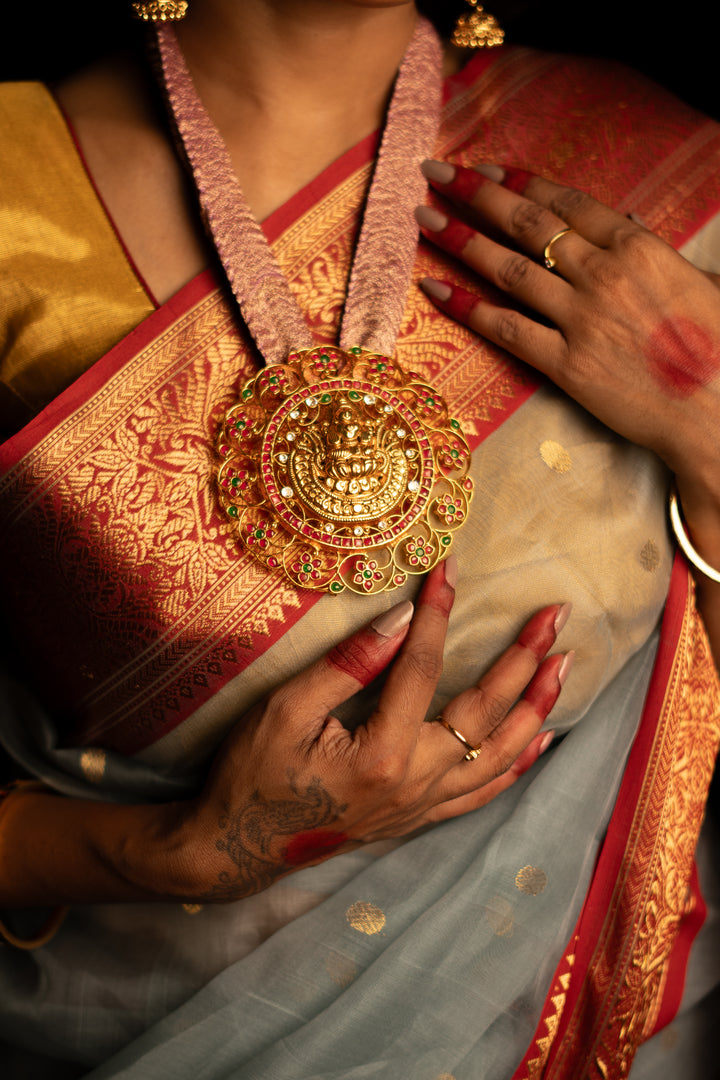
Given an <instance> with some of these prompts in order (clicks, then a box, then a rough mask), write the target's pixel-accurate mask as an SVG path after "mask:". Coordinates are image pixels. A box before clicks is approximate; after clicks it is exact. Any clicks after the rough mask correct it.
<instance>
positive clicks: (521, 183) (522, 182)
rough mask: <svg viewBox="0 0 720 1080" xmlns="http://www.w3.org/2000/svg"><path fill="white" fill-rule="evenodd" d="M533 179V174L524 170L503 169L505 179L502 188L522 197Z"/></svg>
mask: <svg viewBox="0 0 720 1080" xmlns="http://www.w3.org/2000/svg"><path fill="white" fill-rule="evenodd" d="M534 178H535V173H531V172H528V171H527V170H526V169H505V179H504V180H503V182H502V186H503V187H504V188H507V189H508V191H514V192H515V194H516V195H524V194H525V191H526V189H527V186H528V184H529V183H530V181H531V180H533V179H534Z"/></svg>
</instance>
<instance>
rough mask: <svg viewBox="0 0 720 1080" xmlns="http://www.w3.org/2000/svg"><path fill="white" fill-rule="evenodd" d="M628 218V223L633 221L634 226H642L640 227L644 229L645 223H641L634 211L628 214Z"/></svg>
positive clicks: (641, 220)
mask: <svg viewBox="0 0 720 1080" xmlns="http://www.w3.org/2000/svg"><path fill="white" fill-rule="evenodd" d="M628 217H629V219H630V221H634V222H635V224H636V225H642V227H643V228H645V222H644V221H643V219H642V218H641V217H640V215H639V214H636V213H635V212H634V211H632V212H631V213H629V214H628Z"/></svg>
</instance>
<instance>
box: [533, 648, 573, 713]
mask: <svg viewBox="0 0 720 1080" xmlns="http://www.w3.org/2000/svg"><path fill="white" fill-rule="evenodd" d="M563 659H564V657H563V656H561V655H557V656H551V657H550V658H549V659H548V660H546V661H545V663H544V664H542V665H541V667H539V668H538V670H537V671H536V672H535V674H534V676H533V677H532V679H531V680H530V685H529V686H528V688H527V690H526V691H525V693H524V694H523V697H524V698H525V701H527V702H528V704H529V705H532V707H533V708H534V709H535V711H536V712H537V714H538V716H541V717H542V718H543V720H544V719H545V718H546V717H547V716H548V715H549V714H550V711H551V710H552V707H553V705H554V704H555V702H556V701H557V699H558V697H559V696H560V691H561V690H562V687H561V685H560V680H559V679H558V672H559V670H560V668H561V666H562V662H563Z"/></svg>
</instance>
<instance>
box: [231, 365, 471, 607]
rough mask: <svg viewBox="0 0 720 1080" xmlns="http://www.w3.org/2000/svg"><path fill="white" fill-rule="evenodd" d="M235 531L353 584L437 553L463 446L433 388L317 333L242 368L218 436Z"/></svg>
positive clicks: (452, 512) (443, 549) (283, 565)
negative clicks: (248, 372)
mask: <svg viewBox="0 0 720 1080" xmlns="http://www.w3.org/2000/svg"><path fill="white" fill-rule="evenodd" d="M217 450H218V455H219V458H220V464H219V466H218V470H217V482H218V490H219V493H220V504H221V506H222V508H223V511H224V512H225V514H226V515H227V519H228V521H229V522H231V523H232V526H233V529H234V530H235V532H236V535H237V539H238V541H239V543H240V545H241V546H242V547H243V548H244V549H246V550H247V551H248V552H249V553H250V554H252V555H253V556H254V557H255V558H257V559H258V560H259V561H260V562H261V563H263V564H264V565H265V566H266V567H267V568H268V569H269V570H271V571H275V572H280V573H283V574H284V575H285V577H286V578H287V579H288V580H289V581H291V582H292V583H293V584H294V585H297V586H300V587H301V588H306V589H316V590H320V591H325V592H331V593H340V592H342V591H343V590H344V589H346V588H347V589H350V590H352V591H353V592H356V593H360V594H361V595H367V594H372V593H376V592H382V591H384V590H387V589H394V588H397V587H398V586H400V585H403V584H404V583H405V581H407V578H408V575H411V574H422V573H425V572H426V571H428V570H430V569H431V568H432V567H433V566H434V565H435V564H436V562H437V561H438V560H439V559H441V558H443V557H444V556H445V555H446V554H447V552H448V550H449V548H450V545H451V544H452V538H453V534H454V532H455V531H456V530H457V529H458V528H459V527H460V526H461V525H462V524H463V522H464V521H465V520H466V518H467V515H468V508H469V504H470V500H471V498H472V488H473V485H472V480H471V479H470V477H469V475H468V470H469V465H470V451H469V448H468V445H467V443H466V441H465V438H464V436H463V433H462V429H461V427H460V424H459V422H458V421H457V420H455V419H453V418H452V417H450V416H449V415H448V410H447V405H446V403H445V401H444V400H443V398H442V397H441V396H440V395H439V394H438V393H437V391H436V390H434V389H433V388H432V387H431V386H429V385H428V384H427V383H425V382H423V380H422V379H421V377H420V376H419V375H417V374H416V373H414V372H405V371H403V369H402V368H401V367H400V366H399V365H398V364H397V363H396V362H395V361H394V360H392V359H391V358H390V357H387V356H382V355H380V354H379V353H373V352H368V351H366V350H363V349H360V348H353V349H350V350H347V351H345V350H342V349H339V348H336V347H334V346H317V347H315V348H313V349H307V350H304V351H303V352H297V353H291V354H290V356H289V357H288V359H287V362H286V363H285V364H276V365H273V366H272V367H267V368H265V369H263V370H262V371H261V372H259V374H257V375H256V376H254V378H252V379H250V380H248V381H247V382H246V383H245V385H244V386H243V389H242V391H241V394H240V399H239V400H238V401H237V402H236V403H235V404H234V405H233V406H232V407H231V408H230V409H229V410H228V412H227V413H226V415H225V418H224V420H223V423H222V425H221V429H220V433H219V436H218V441H217Z"/></svg>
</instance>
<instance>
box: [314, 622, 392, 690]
mask: <svg viewBox="0 0 720 1080" xmlns="http://www.w3.org/2000/svg"><path fill="white" fill-rule="evenodd" d="M393 640H394V639H393V638H383V637H381V636H380V635H379V634H376V633H375V631H374V630H370V629H368V628H367V627H366V628H365V629H363V630H359V631H358V633H357V634H353V635H352V637H349V638H346V639H345V641H340V642H339V643H338V644H337V645H334V646H333V647H332V649H331V650H330V652H329V653H328V654H327V656H326V660H327V662H328V664H330V666H331V667H334V668H337V670H338V671H342V673H343V674H344V675H350V677H351V678H353V679H357V681H358V682H359V683H360V685H361V686H367V685H368V684H369V683H371V682H372V681H373V679H374V678H375V677H376V676H377V675H379V674H380V672H381V671H382V670H383V669H384V668H386V667H387V665H388V664H389V662H390V659H391V658H392V656H393V655H394V653H393V651H392V650H393V645H392V642H393ZM401 642H402V638H400V637H398V638H397V641H396V644H395V646H394V647H395V649H396V650H397V649H398V648H399V647H400V643H401Z"/></svg>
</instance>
